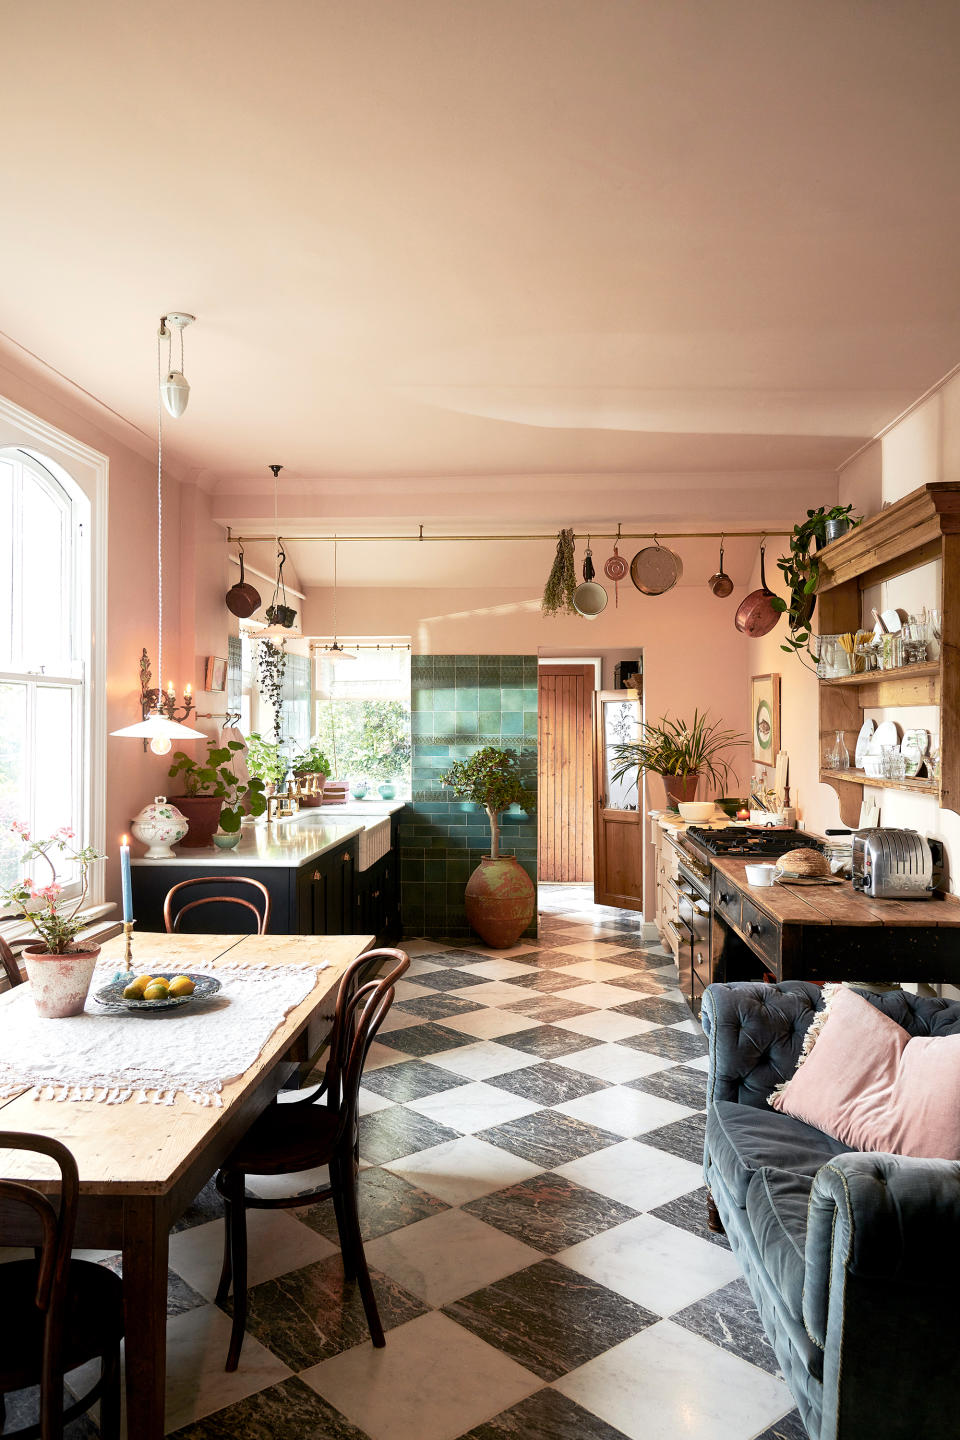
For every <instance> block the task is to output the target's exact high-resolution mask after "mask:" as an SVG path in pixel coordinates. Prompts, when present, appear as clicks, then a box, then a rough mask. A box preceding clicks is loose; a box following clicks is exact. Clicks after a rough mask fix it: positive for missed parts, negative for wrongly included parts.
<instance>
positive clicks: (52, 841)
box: [0, 820, 106, 1020]
mask: <svg viewBox="0 0 960 1440" xmlns="http://www.w3.org/2000/svg"><path fill="white" fill-rule="evenodd" d="M10 829H11V830H12V831H13V833H14V834H15V835H18V836H19V837H20V840H21V842H22V844H23V852H22V854H21V856H20V865H21V867H23V868H25V867H27V866H28V865H30V864H31V861H34V860H42V861H43V862H44V863H45V864H46V865H47V866H48V867H49V870H50V877H51V878H50V881H49V883H48V884H46V885H44V884H42V883H41V882H40V881H39V880H35V879H34V878H33V877H32V876H30V875H25V876H24V877H23V879H22V880H18V881H17V882H16V883H15V884H13V885H9V886H7V888H6V889H4V890H0V904H2V905H3V906H4V907H5V908H7V909H9V908H10V907H14V906H15V907H16V908H17V909H18V910H20V911H22V913H23V916H24V918H25V919H26V920H28V921H29V922H30V924H31V925H32V926H33V928H34V930H35V931H36V932H37V934H38V936H39V937H40V939H39V941H38V942H37V943H36V944H34V945H29V946H27V948H26V949H25V950H24V951H23V963H24V965H25V967H26V971H27V979H28V980H29V981H30V988H31V989H32V991H33V999H34V1004H35V1005H36V1007H37V1013H38V1014H39V1015H42V1016H44V1017H45V1018H46V1019H50V1020H56V1019H61V1018H62V1017H63V1016H66V1015H79V1014H80V1013H81V1012H82V1010H83V1007H84V1003H85V1001H86V998H87V991H88V990H89V989H90V982H91V980H92V979H93V972H94V969H95V967H96V963H97V958H98V956H99V954H100V946H99V945H93V944H90V943H89V942H88V943H86V944H82V945H81V944H77V943H76V940H77V936H78V935H79V933H80V931H81V930H82V929H83V927H84V925H85V923H86V922H85V921H84V920H83V919H81V916H80V911H81V910H82V909H83V902H84V900H85V899H86V895H87V875H88V872H89V869H90V866H91V865H92V864H93V863H94V862H95V861H97V860H104V859H105V858H106V857H105V856H104V855H101V854H100V853H99V852H98V851H97V850H94V848H93V846H92V845H85V846H81V847H78V846H77V844H76V837H75V835H74V833H73V831H72V830H71V829H70V828H69V826H66V825H64V826H61V828H60V829H59V830H55V831H54V833H53V834H52V835H51V836H50V838H49V839H48V840H34V839H32V838H31V835H30V831H29V829H28V828H27V826H26V825H25V824H24V823H23V822H22V821H21V820H14V822H13V823H12V825H11V826H10ZM51 852H59V853H60V854H61V855H64V856H65V857H66V858H68V859H70V860H73V861H75V862H76V863H77V864H78V865H79V867H80V880H81V884H80V896H79V898H78V899H77V901H76V903H75V904H69V905H64V904H63V900H62V896H63V886H62V885H60V884H59V883H58V881H57V868H56V865H55V864H54V862H53V860H52V859H51ZM31 868H32V867H31Z"/></svg>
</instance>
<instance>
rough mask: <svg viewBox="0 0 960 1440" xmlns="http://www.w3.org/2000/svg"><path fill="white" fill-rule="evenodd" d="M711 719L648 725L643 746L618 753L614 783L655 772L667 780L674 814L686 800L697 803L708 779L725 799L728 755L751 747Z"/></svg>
mask: <svg viewBox="0 0 960 1440" xmlns="http://www.w3.org/2000/svg"><path fill="white" fill-rule="evenodd" d="M707 714H708V712H707V711H704V712H703V714H702V715H701V714H700V711H699V710H694V712H693V723H692V724H690V725H688V724H687V722H686V721H685V720H682V719H678V720H671V719H669V718H668V717H667V716H666V715H662V716H661V717H660V719H659V720H658V721H657V723H656V724H655V725H654V724H649V725H644V727H643V733H642V735H641V737H640V739H639V740H628V741H626V742H625V743H624V744H622V745H617V746H615V747H614V749H613V752H612V758H613V762H614V766H615V769H614V770H613V771H612V773H611V779H613V780H622V779H623V778H624V776H626V775H630V774H632V775H634V777H635V778H636V777H638V776H639V772H640V771H641V770H651V771H652V772H653V774H654V775H660V776H661V777H662V779H663V788H664V790H665V792H666V796H667V805H668V806H670V807H673V808H674V809H675V808H676V806H677V805H678V804H679V803H680V801H681V800H683V801H686V800H695V799H696V796H697V786H698V785H699V784H700V777H701V776H702V775H705V776H706V777H707V779H708V780H710V781H711V782H712V783H713V785H714V786H715V788H716V789H717V790H718V791H720V792H721V793H722V792H723V790H724V789H725V788H726V786H727V785H728V784H729V781H730V777H731V774H732V772H731V768H730V763H729V761H728V760H727V759H726V756H725V754H724V752H725V751H727V750H730V749H731V748H732V747H733V746H735V745H747V744H749V740H748V737H747V736H746V735H741V734H740V733H739V732H738V731H736V730H724V729H722V728H721V724H720V721H719V720H714V721H711V722H710V723H708V722H707Z"/></svg>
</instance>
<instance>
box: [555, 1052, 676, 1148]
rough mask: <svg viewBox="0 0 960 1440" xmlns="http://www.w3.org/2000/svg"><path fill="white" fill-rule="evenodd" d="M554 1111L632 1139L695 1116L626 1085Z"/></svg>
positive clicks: (596, 1091)
mask: <svg viewBox="0 0 960 1440" xmlns="http://www.w3.org/2000/svg"><path fill="white" fill-rule="evenodd" d="M621 1048H623V1047H621ZM554 1109H555V1110H559V1111H561V1112H562V1113H563V1114H564V1115H572V1116H573V1117H574V1119H575V1120H582V1121H583V1123H584V1124H585V1125H597V1126H599V1127H600V1129H601V1130H612V1131H613V1133H614V1135H623V1136H631V1137H632V1136H637V1135H641V1132H642V1131H646V1130H656V1129H657V1127H658V1126H660V1125H669V1124H670V1123H671V1121H673V1120H682V1119H684V1117H685V1116H687V1115H692V1114H693V1113H694V1112H693V1111H692V1110H690V1109H689V1108H688V1107H687V1106H685V1105H677V1104H675V1103H674V1101H672V1100H661V1098H660V1096H659V1095H647V1094H645V1093H644V1092H643V1091H642V1090H631V1089H630V1088H629V1087H628V1086H626V1085H611V1086H610V1087H609V1089H607V1090H595V1091H594V1093H593V1094H592V1095H581V1096H580V1098H579V1099H578V1100H565V1101H564V1103H563V1104H562V1105H555V1106H554ZM641 1138H642V1137H641Z"/></svg>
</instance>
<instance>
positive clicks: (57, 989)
mask: <svg viewBox="0 0 960 1440" xmlns="http://www.w3.org/2000/svg"><path fill="white" fill-rule="evenodd" d="M99 955H100V946H99V945H84V946H82V947H81V946H77V948H76V949H75V950H68V951H67V952H66V953H65V954H63V955H51V954H50V953H49V952H48V951H47V949H46V947H45V946H44V945H42V944H40V945H28V946H27V948H26V949H25V950H24V951H23V965H24V969H25V970H26V972H27V980H28V981H29V982H30V989H31V990H32V991H33V1003H34V1005H35V1006H36V1007H37V1014H38V1015H40V1016H42V1017H43V1019H44V1020H62V1019H64V1018H65V1016H67V1015H81V1014H82V1013H83V1007H84V1004H85V1002H86V998H87V991H88V990H89V989H90V981H91V980H92V979H93V972H94V970H95V968H96V964H97V959H98V958H99Z"/></svg>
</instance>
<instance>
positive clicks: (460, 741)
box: [399, 655, 537, 939]
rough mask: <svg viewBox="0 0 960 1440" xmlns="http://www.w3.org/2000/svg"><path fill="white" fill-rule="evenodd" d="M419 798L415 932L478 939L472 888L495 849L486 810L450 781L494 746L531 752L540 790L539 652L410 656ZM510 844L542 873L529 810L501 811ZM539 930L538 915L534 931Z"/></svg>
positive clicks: (411, 859)
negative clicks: (467, 898)
mask: <svg viewBox="0 0 960 1440" xmlns="http://www.w3.org/2000/svg"><path fill="white" fill-rule="evenodd" d="M410 684H411V707H410V708H411V711H412V736H413V764H412V779H413V796H412V800H411V803H410V804H409V805H408V806H406V808H405V809H404V811H403V813H402V814H401V816H400V834H399V843H400V887H401V897H402V908H403V927H404V934H406V935H427V936H432V937H435V938H438V939H439V938H441V937H442V936H445V935H450V936H453V937H463V936H469V935H471V934H472V933H473V932H472V931H471V929H470V926H469V925H468V924H467V917H466V912H465V910H464V906H463V889H464V886H465V885H466V882H467V879H468V877H469V875H470V872H471V871H472V870H473V869H474V868H475V867H476V866H477V865H478V864H479V863H480V860H481V858H482V857H483V855H485V854H488V853H489V845H490V828H489V825H488V823H487V817H486V815H485V813H484V812H483V811H482V810H481V809H480V808H479V806H476V805H471V804H470V803H469V802H468V801H464V800H456V799H454V798H453V797H452V795H451V793H450V791H449V790H448V789H447V788H446V787H445V786H444V785H442V784H441V783H440V776H441V775H442V774H443V773H444V772H445V771H446V770H447V769H448V767H449V765H450V763H451V761H453V760H465V759H467V758H468V757H469V756H470V755H472V754H473V752H474V751H475V750H479V749H480V748H481V747H482V746H484V745H502V746H504V747H505V748H507V749H511V750H516V751H517V753H518V754H519V755H520V757H521V763H522V766H523V771H524V780H525V783H526V784H527V785H528V786H529V787H530V789H531V790H533V791H536V788H537V658H536V656H535V655H413V656H411V659H410ZM500 847H501V850H502V851H503V852H504V853H505V854H507V855H511V854H512V855H515V856H516V858H517V859H518V860H519V862H520V864H521V865H522V866H523V868H524V869H525V870H526V871H527V873H528V874H529V875H530V877H531V879H532V880H533V882H534V884H536V879H537V824H536V818H535V816H533V815H527V814H525V813H524V812H523V811H517V812H511V811H508V812H507V814H505V815H504V816H502V817H501V835H500ZM528 933H529V934H531V935H535V934H536V920H535V919H534V922H533V924H532V925H531V927H530V930H529V932H528Z"/></svg>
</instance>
